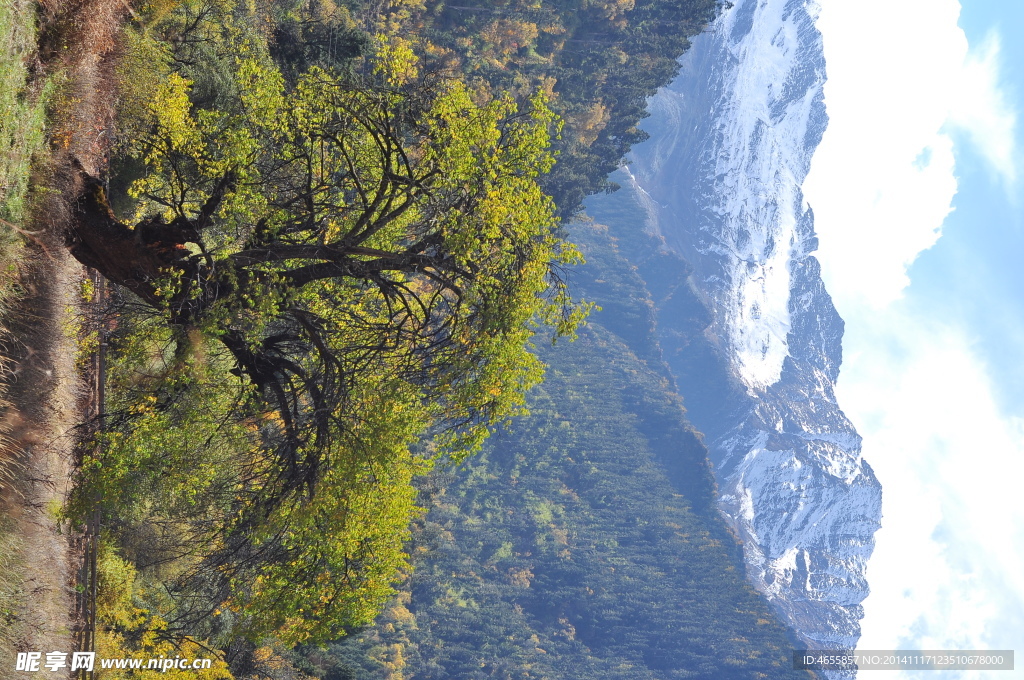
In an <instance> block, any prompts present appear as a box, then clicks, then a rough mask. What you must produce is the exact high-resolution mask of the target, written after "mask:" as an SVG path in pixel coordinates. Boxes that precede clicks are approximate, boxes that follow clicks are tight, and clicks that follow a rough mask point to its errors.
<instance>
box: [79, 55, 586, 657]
mask: <svg viewBox="0 0 1024 680" xmlns="http://www.w3.org/2000/svg"><path fill="white" fill-rule="evenodd" d="M400 47H401V46H400V45H399V46H398V48H394V49H393V48H391V47H389V44H388V43H387V42H386V41H382V42H381V44H380V46H379V50H378V65H377V71H376V73H377V77H378V80H377V82H376V84H375V85H373V86H363V87H355V86H352V85H351V84H349V83H347V82H345V81H344V80H342V79H341V78H339V77H338V76H336V75H335V74H333V73H331V72H329V71H327V70H324V69H321V68H318V67H312V68H310V69H309V70H308V71H307V72H306V73H304V74H303V75H302V76H301V77H299V78H298V80H297V82H296V84H295V85H294V86H291V87H289V86H286V84H285V79H284V78H283V77H282V76H281V73H280V71H279V70H278V69H277V68H276V67H275V66H273V65H272V63H271V62H270V61H269V60H268V59H266V58H264V57H261V56H260V55H259V54H244V55H242V56H241V57H240V58H239V59H238V61H237V70H236V72H235V74H234V79H235V82H234V95H233V98H232V100H231V104H230V105H229V106H227V107H222V108H220V109H215V110H214V109H201V108H198V107H196V106H194V104H193V102H192V101H191V100H190V97H189V88H190V82H189V81H188V80H187V79H185V78H184V77H182V76H180V75H178V74H173V73H172V74H170V75H169V76H168V77H167V78H166V79H164V81H163V82H162V84H161V85H160V87H159V91H158V93H157V96H156V98H155V101H154V102H153V103H152V106H151V112H152V124H151V127H150V132H149V133H147V134H145V135H143V136H142V137H140V138H139V139H138V140H136V141H135V142H134V146H133V152H134V154H135V155H136V157H137V158H138V159H139V160H140V161H141V162H142V163H144V165H145V168H146V172H145V174H144V176H143V177H141V178H140V179H139V180H138V181H136V182H135V183H134V185H133V186H132V188H131V192H130V193H131V194H132V195H133V196H134V197H135V198H136V199H137V200H138V204H137V205H138V209H137V215H136V218H135V219H136V224H135V225H134V227H132V226H128V225H127V224H125V223H124V222H122V221H121V220H119V219H118V218H117V217H116V216H115V215H114V213H113V211H112V210H111V208H110V206H109V204H108V201H107V198H106V195H105V192H104V190H103V186H102V184H101V183H100V182H99V181H97V180H96V179H95V178H92V177H89V176H88V175H87V174H85V173H84V171H81V169H80V172H82V176H83V190H82V193H81V197H80V199H79V201H78V207H77V210H76V212H75V220H74V224H73V225H72V228H71V229H70V230H69V234H68V243H69V248H70V251H71V253H72V254H73V255H74V256H75V257H76V258H77V259H78V260H79V261H80V262H82V263H83V264H85V265H87V266H90V267H93V268H95V269H96V270H98V271H99V272H100V273H101V274H102V275H103V276H105V277H106V278H107V279H108V280H110V281H112V282H113V283H115V284H118V285H119V286H122V287H123V288H124V289H127V290H128V291H130V292H131V293H132V294H133V295H134V296H135V297H136V298H137V299H138V300H139V301H141V302H142V303H144V306H145V307H147V308H148V309H150V310H151V311H152V312H153V313H154V314H155V316H153V315H150V318H149V321H147V322H145V323H142V322H139V321H137V322H136V328H134V329H132V330H131V331H130V332H128V331H126V332H125V333H124V335H123V338H122V340H121V344H120V345H117V343H115V345H116V346H115V353H118V352H119V353H120V354H119V356H120V357H121V359H122V360H121V365H122V369H121V372H120V373H117V371H116V370H115V375H114V376H113V379H114V380H115V381H120V383H119V384H120V385H121V387H122V389H121V394H125V395H134V396H132V397H125V398H124V399H123V400H122V401H121V402H119V403H117V404H114V405H113V407H112V408H111V412H110V413H109V414H108V420H109V422H110V428H109V431H108V434H107V435H105V437H106V441H107V444H108V445H107V449H106V452H105V453H104V454H103V455H102V457H97V458H95V459H92V460H87V461H86V464H85V465H84V474H85V480H86V483H85V484H84V485H82V487H81V488H82V491H80V493H79V499H78V504H79V506H80V507H81V506H83V504H84V503H85V500H83V499H84V498H86V496H87V495H88V494H87V492H86V491H85V489H92V491H90V492H89V493H93V492H95V491H96V490H100V491H101V492H102V491H103V490H105V491H106V493H105V494H104V497H105V498H106V499H107V502H108V503H113V502H117V503H121V504H122V505H125V507H127V505H126V504H129V502H130V499H131V497H132V495H133V493H142V492H143V491H144V490H148V491H147V493H150V494H151V497H150V499H149V500H148V501H147V503H148V505H147V504H146V503H142V502H141V501H140V502H139V503H137V504H136V506H135V507H136V508H141V507H142V506H143V505H146V507H147V509H146V512H149V513H150V514H151V515H152V514H153V513H154V512H156V511H155V510H153V507H154V506H153V501H152V498H153V497H164V498H166V501H165V502H164V503H163V505H160V504H159V503H157V505H158V506H160V508H161V509H160V510H159V513H161V521H162V522H165V523H168V524H173V523H177V524H176V526H177V527H178V529H176V531H177V532H178V533H179V534H180V537H179V547H178V553H177V555H176V556H177V557H179V558H180V557H184V556H186V555H187V556H188V557H189V560H186V566H183V567H181V568H179V570H178V572H177V573H176V576H175V577H176V579H177V581H176V583H177V585H176V586H174V587H172V588H171V591H172V593H177V594H178V607H179V610H180V611H179V615H180V622H181V624H182V625H183V626H188V625H191V626H195V625H197V624H198V621H199V620H200V619H201V618H202V617H204V616H206V615H207V614H209V613H210V612H212V611H213V610H214V609H220V608H221V607H227V608H229V609H230V610H232V611H234V612H235V614H234V618H233V619H232V622H229V623H224V624H223V625H225V626H229V627H233V629H241V630H244V631H245V632H247V633H248V634H249V635H250V636H253V637H258V636H261V635H264V634H267V633H272V632H277V633H279V634H282V635H283V636H284V638H285V639H286V640H287V641H290V642H299V641H306V640H310V639H324V638H326V637H330V636H331V635H336V634H337V633H338V631H339V630H340V629H341V628H343V627H345V626H350V625H355V624H357V623H362V622H366V621H368V620H370V619H371V618H372V616H373V615H374V614H375V613H376V611H377V610H378V609H379V607H380V606H381V605H382V604H383V602H384V600H385V599H386V597H387V596H388V595H389V594H390V593H391V592H392V591H391V589H390V585H391V583H392V582H393V581H394V580H395V578H397V576H398V573H399V572H400V571H401V570H402V569H403V568H404V565H405V561H404V555H402V552H401V550H402V540H403V539H404V537H405V536H406V535H407V531H408V529H407V525H408V521H409V519H410V517H411V515H412V514H413V513H414V512H415V509H414V507H413V492H412V489H411V485H410V481H411V477H412V476H413V475H415V474H417V473H419V472H422V471H423V470H424V469H426V467H428V466H429V463H430V461H432V460H436V459H437V458H438V457H441V456H447V457H449V458H452V459H459V458H461V457H463V456H465V455H466V454H467V453H469V452H471V451H473V450H474V449H476V448H477V447H478V446H479V444H480V443H481V442H482V440H483V439H484V438H485V437H486V435H487V432H488V428H490V427H492V426H493V425H495V424H496V423H498V422H500V421H502V420H503V419H506V418H508V417H509V416H510V415H513V414H515V413H516V412H518V411H519V410H520V409H521V407H522V404H523V397H524V393H525V391H526V390H527V389H528V388H529V387H530V386H531V385H533V384H535V383H536V382H537V381H538V380H539V379H540V376H541V365H540V363H539V361H538V360H537V359H536V358H535V357H534V356H533V355H532V354H531V353H530V352H529V351H528V348H529V341H530V338H531V336H532V334H533V332H534V330H535V324H537V323H538V322H540V323H545V324H549V325H552V326H554V328H555V331H556V333H559V334H568V333H571V332H572V329H573V328H574V327H575V326H576V325H577V324H578V323H579V322H580V320H581V318H582V316H583V314H584V313H585V311H586V309H585V306H580V305H574V304H573V303H572V302H571V301H570V300H569V298H568V296H567V294H566V290H565V286H564V284H563V282H562V279H561V277H560V276H559V267H560V266H562V265H564V264H567V263H571V262H574V261H577V260H578V257H579V256H578V253H577V251H576V250H575V248H573V247H572V246H571V245H570V244H568V243H566V242H565V241H564V240H562V238H561V237H560V236H559V235H558V231H557V220H556V219H555V217H554V206H553V204H552V202H551V200H550V199H549V198H548V197H547V196H545V195H544V194H543V192H542V191H541V190H540V188H539V186H538V184H537V178H538V176H539V175H540V174H542V173H544V172H546V171H547V170H548V169H549V168H550V167H551V165H552V163H553V159H552V156H551V154H550V153H549V152H548V146H549V140H550V134H551V131H552V130H553V129H554V127H555V120H554V116H553V114H552V113H551V112H550V110H549V109H548V108H547V106H546V104H545V101H544V99H543V97H542V96H540V95H538V96H536V97H534V98H533V99H532V100H531V101H530V102H529V105H528V106H527V107H526V110H525V111H522V112H520V111H519V110H518V107H517V105H516V103H515V102H514V101H513V100H512V99H511V98H510V97H504V98H498V99H495V100H492V101H489V102H486V103H483V104H477V103H474V101H473V100H472V98H471V97H470V95H469V93H468V92H467V90H466V89H465V88H464V87H463V86H462V85H461V84H459V83H458V82H445V81H440V80H436V81H434V82H430V83H428V84H422V83H421V84H420V85H416V84H414V83H413V82H412V79H413V78H415V77H416V76H417V73H416V68H415V64H414V63H412V62H410V57H411V53H410V52H408V51H407V50H402V49H400ZM218 348H219V349H218ZM169 433H170V434H169ZM424 433H427V434H429V435H430V444H429V445H428V446H426V447H422V450H423V451H424V452H425V453H423V454H422V455H414V454H413V453H412V452H411V450H410V447H411V446H413V445H414V444H415V443H416V442H417V441H418V440H419V438H420V437H422V435H423V434H424ZM161 489H162V490H163V491H161ZM168 489H172V490H173V492H170V493H169V492H168ZM182 499H186V500H185V501H183V500H182ZM181 527H185V528H181ZM181 537H184V538H181ZM184 546H187V547H184ZM199 591H201V593H200V595H196V593H197V592H199ZM197 601H201V602H203V603H205V604H203V605H202V606H200V605H196V604H195V602H197ZM189 602H191V603H192V604H188V603H189ZM203 607H205V609H203ZM171 623H172V625H173V624H174V621H171Z"/></svg>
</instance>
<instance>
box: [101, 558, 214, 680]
mask: <svg viewBox="0 0 1024 680" xmlns="http://www.w3.org/2000/svg"><path fill="white" fill-rule="evenodd" d="M97 571H98V575H99V588H98V592H97V597H96V608H97V621H98V623H99V625H98V626H97V632H96V655H97V657H98V658H100V659H141V660H143V668H141V669H139V670H128V669H116V668H108V669H103V668H100V667H99V664H97V669H96V677H97V679H98V680H129V679H130V680H156V679H157V678H166V679H176V678H180V679H181V680H184V679H185V678H188V679H189V680H232V675H231V673H230V672H229V671H228V667H227V663H225V661H224V660H223V659H221V658H216V657H217V653H216V652H215V651H213V650H211V649H210V647H209V646H208V645H206V644H201V643H199V642H196V641H195V640H193V639H191V638H188V637H184V638H172V637H169V636H167V635H166V629H167V622H166V621H164V620H163V619H161V618H160V617H159V616H156V615H153V614H152V613H151V612H149V611H148V610H147V609H145V608H143V607H140V606H137V604H136V600H137V599H139V598H143V597H144V596H145V591H144V588H143V587H142V585H141V584H140V581H141V579H140V578H139V576H138V574H137V572H136V570H135V567H134V566H132V565H131V564H130V563H129V562H127V561H125V560H123V559H121V558H120V557H119V556H118V555H117V552H116V551H115V550H114V548H113V547H112V546H111V545H110V544H109V543H104V544H101V547H100V551H99V559H98V560H97ZM179 656H180V657H182V658H184V659H190V660H194V659H211V661H212V663H211V664H210V668H205V669H202V668H201V669H192V668H189V669H175V668H168V669H167V670H166V671H165V670H160V669H147V668H145V666H146V665H147V664H148V661H149V660H150V659H161V658H166V659H173V658H176V657H179Z"/></svg>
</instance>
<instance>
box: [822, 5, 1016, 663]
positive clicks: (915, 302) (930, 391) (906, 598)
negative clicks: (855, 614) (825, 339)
mask: <svg viewBox="0 0 1024 680" xmlns="http://www.w3.org/2000/svg"><path fill="white" fill-rule="evenodd" d="M819 2H820V5H821V14H820V18H819V21H818V26H819V28H820V29H821V31H822V36H823V42H824V48H825V58H826V64H827V69H828V78H829V80H828V82H827V83H826V86H825V103H826V107H827V108H828V113H829V117H830V123H829V128H828V130H827V132H826V133H825V137H824V139H823V140H822V144H821V146H820V147H819V149H818V151H817V152H816V154H815V157H814V160H813V163H812V168H811V174H810V175H809V176H808V178H807V181H806V182H805V185H804V188H805V195H806V198H807V201H808V202H809V204H810V205H811V207H812V208H813V209H814V211H815V215H816V228H817V230H818V232H819V235H820V239H821V249H820V251H819V253H818V255H819V258H820V259H821V261H822V273H823V277H824V278H825V282H826V285H827V287H828V289H829V291H830V293H831V294H832V295H833V298H834V299H835V302H836V306H837V308H838V310H839V312H840V314H841V315H842V316H843V318H844V319H845V320H846V323H847V327H846V336H845V338H844V364H843V368H842V373H841V375H840V379H839V384H838V386H837V395H838V397H839V403H840V406H841V407H842V408H843V409H844V410H845V411H846V413H847V414H848V415H849V416H850V418H851V420H852V421H853V422H854V424H855V425H856V426H857V428H858V430H859V431H860V432H861V434H862V435H863V437H864V448H863V454H864V456H865V458H866V459H867V460H868V461H869V462H870V463H871V465H872V466H873V467H874V468H875V470H876V472H877V474H878V476H879V479H880V480H881V482H882V485H883V520H882V529H881V530H880V531H879V532H878V535H877V546H876V550H875V554H874V556H873V557H872V559H871V562H870V563H869V565H868V579H869V582H870V584H871V589H872V594H871V596H870V597H869V598H868V599H867V600H866V601H865V603H864V605H865V612H866V615H865V618H864V621H863V637H862V644H861V648H862V649H894V648H902V649H985V648H987V649H1016V650H1017V652H1018V653H1019V654H1020V655H1024V502H1022V500H1021V499H1022V498H1024V494H1022V492H1021V486H1022V481H1024V480H1022V478H1024V192H1022V191H1021V190H1022V188H1024V181H1022V177H1024V163H1021V161H1020V160H1019V159H1020V158H1021V150H1022V149H1024V145H1022V143H1021V138H1022V132H1021V123H1024V115H1022V113H1024V35H1022V29H1024V2H1021V1H1020V0H963V2H962V6H961V2H958V1H957V0H899V1H898V2H896V1H894V0H859V1H858V2H850V1H849V0H819ZM1017 667H1018V668H1019V669H1021V670H1018V671H1014V672H1012V673H1011V672H988V673H955V672H950V673H942V674H941V676H939V675H936V674H935V673H918V674H913V673H902V674H887V675H886V677H891V678H892V677H899V678H912V677H928V678H933V679H934V680H938V678H939V677H943V678H954V677H955V678H964V679H967V678H972V679H973V678H985V679H986V680H987V679H988V678H993V679H994V680H999V679H1001V678H1002V679H1006V678H1011V677H1020V678H1024V658H1022V659H1021V660H1020V661H1019V662H1018V664H1017Z"/></svg>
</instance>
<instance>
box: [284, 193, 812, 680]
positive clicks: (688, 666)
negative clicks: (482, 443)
mask: <svg viewBox="0 0 1024 680" xmlns="http://www.w3.org/2000/svg"><path fill="white" fill-rule="evenodd" d="M627 200H628V199H627ZM634 226H636V227H639V226H640V225H634ZM572 233H573V236H574V238H575V240H577V241H578V242H579V243H580V244H581V247H582V248H583V249H584V252H585V253H586V256H587V259H588V263H587V265H586V266H585V267H583V268H581V269H580V271H579V272H578V280H579V282H580V284H581V288H582V289H583V291H584V293H585V294H586V295H587V296H588V298H589V299H593V300H595V301H597V302H598V303H600V304H601V305H602V307H604V309H605V310H606V311H602V312H596V313H595V314H593V315H592V317H591V319H590V323H589V324H588V326H587V328H586V329H585V330H584V331H582V332H581V333H580V337H579V339H578V340H577V341H576V342H574V343H572V344H571V345H565V346H563V345H562V344H558V345H556V346H555V347H553V348H550V349H544V350H543V351H541V356H542V357H543V358H544V359H545V361H546V362H548V365H549V368H548V374H547V378H546V379H545V382H544V384H543V385H542V386H541V387H539V388H537V389H535V390H534V391H533V392H532V393H531V398H530V415H529V416H527V417H523V418H520V419H517V420H516V421H515V422H514V424H513V425H512V427H511V428H510V430H509V431H508V432H502V433H499V434H497V435H495V436H494V437H492V439H491V440H490V441H489V442H488V444H487V446H486V447H485V450H484V452H483V453H482V454H481V455H480V456H477V457H475V458H473V459H471V460H469V461H467V462H466V464H465V465H463V466H462V467H461V468H460V469H457V470H446V471H438V472H435V473H434V474H432V475H431V476H430V477H429V478H428V479H426V480H425V481H424V483H423V484H422V485H421V496H420V498H421V502H422V503H423V505H424V506H425V507H426V508H427V509H428V513H427V515H426V516H425V517H424V518H423V519H422V520H420V521H419V522H417V523H416V525H415V530H414V533H413V541H412V543H411V546H412V553H413V558H414V560H413V562H414V565H415V567H416V569H415V571H414V572H413V574H412V577H411V579H410V580H409V582H408V584H407V586H406V588H405V589H404V591H403V592H402V593H401V594H400V595H399V596H398V597H397V598H396V599H395V600H393V601H392V603H391V604H390V605H389V607H388V608H387V610H386V611H385V612H384V614H383V615H382V616H381V617H379V618H378V620H377V624H376V625H375V626H374V627H372V628H369V629H367V630H365V631H361V632H359V633H357V634H356V635H353V636H352V637H350V638H346V639H344V640H342V641H340V642H338V643H335V644H332V645H330V646H329V647H328V650H327V652H326V653H324V652H320V651H317V650H306V652H305V656H304V658H303V663H304V664H305V666H304V667H306V668H308V669H318V670H319V671H320V672H321V673H323V674H324V677H329V678H332V680H333V679H337V680H343V679H347V678H360V679H366V680H369V679H373V680H377V679H385V678H387V679H391V680H394V679H396V678H423V679H427V678H429V679H431V680H434V679H436V680H441V679H443V678H481V679H482V678H516V679H520V678H522V679H525V678H551V679H555V678H558V679H563V678H564V679H565V680H570V679H572V680H577V679H579V680H587V679H589V678H595V679H597V678H602V679H604V678H615V679H621V680H626V679H628V680H641V679H642V680H655V679H657V680H663V679H668V678H705V679H708V680H711V679H719V678H721V679H731V678H751V679H753V678H772V679H773V680H774V679H776V678H807V677H808V675H807V673H805V672H798V671H794V670H792V659H791V650H792V648H793V641H792V638H791V636H790V634H789V633H788V632H787V631H786V629H785V628H784V627H783V626H782V625H780V624H779V623H778V622H777V620H776V619H775V618H774V617H773V615H772V614H771V611H770V607H769V605H768V604H767V602H765V600H764V599H763V597H761V596H760V595H759V594H757V593H756V592H755V591H754V590H753V589H752V588H751V587H750V586H749V585H748V584H747V582H746V580H745V578H744V572H743V562H742V555H741V553H740V550H739V546H738V544H737V542H736V540H735V538H734V537H733V535H732V534H731V533H730V532H729V531H728V530H727V529H726V527H725V525H724V523H723V521H722V520H721V518H720V517H719V516H718V514H717V511H716V510H715V506H714V503H715V493H714V483H713V480H712V477H711V474H710V469H709V466H708V463H707V451H706V449H705V447H704V445H703V443H702V442H701V440H700V437H699V435H697V434H695V433H694V432H693V431H692V429H690V427H689V426H688V425H687V423H686V420H685V415H684V410H683V408H682V406H681V404H680V402H679V399H678V397H677V396H676V395H675V391H674V389H673V387H672V385H671V384H670V382H669V381H668V379H667V378H666V374H667V372H666V371H665V369H664V365H663V364H662V363H661V361H660V357H659V356H658V353H657V351H656V346H653V345H652V344H651V343H652V338H653V332H654V329H653V321H652V316H651V298H650V295H649V293H648V292H647V290H646V287H645V285H644V283H643V281H641V280H640V279H639V277H638V276H637V274H636V273H635V271H634V270H633V268H632V267H631V265H630V264H629V262H628V261H626V260H625V259H624V258H623V257H622V256H621V254H620V253H619V252H618V248H617V247H616V244H615V242H614V240H613V239H611V238H610V237H609V235H608V233H607V231H606V230H605V229H604V228H603V227H600V226H593V227H583V226H578V227H574V229H573V232H572ZM640 240H646V239H640ZM653 245H656V244H653V243H651V242H650V241H648V247H649V248H650V247H652V246H653ZM634 247H635V246H634ZM668 274H669V275H672V274H673V272H670V273H668Z"/></svg>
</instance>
